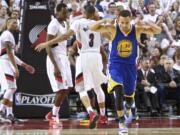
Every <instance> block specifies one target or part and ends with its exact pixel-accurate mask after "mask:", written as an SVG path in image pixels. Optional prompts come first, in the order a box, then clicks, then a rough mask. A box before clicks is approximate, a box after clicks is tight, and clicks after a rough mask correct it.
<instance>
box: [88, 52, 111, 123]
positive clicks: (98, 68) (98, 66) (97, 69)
mask: <svg viewBox="0 0 180 135" xmlns="http://www.w3.org/2000/svg"><path fill="white" fill-rule="evenodd" d="M93 57H94V59H96V61H93V62H92V64H93V65H94V66H93V68H92V71H91V72H92V77H93V84H94V91H95V93H96V96H97V102H98V105H99V110H100V117H99V120H98V122H99V123H101V124H106V123H107V122H108V121H107V117H106V115H105V94H104V91H103V90H102V88H101V84H103V83H107V81H108V78H107V77H106V76H105V75H104V73H103V72H102V70H103V64H102V58H101V55H100V54H99V53H97V54H96V56H95V54H93Z"/></svg>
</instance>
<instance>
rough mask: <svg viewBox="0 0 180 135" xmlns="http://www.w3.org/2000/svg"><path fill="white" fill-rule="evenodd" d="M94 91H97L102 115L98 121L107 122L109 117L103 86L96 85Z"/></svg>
mask: <svg viewBox="0 0 180 135" xmlns="http://www.w3.org/2000/svg"><path fill="white" fill-rule="evenodd" d="M94 91H95V93H96V96H97V101H98V105H99V110H100V117H99V120H98V122H99V123H100V124H107V122H108V119H107V117H106V110H105V94H104V91H103V90H102V88H101V86H99V87H98V86H96V87H95V88H94Z"/></svg>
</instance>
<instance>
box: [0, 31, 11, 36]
mask: <svg viewBox="0 0 180 135" xmlns="http://www.w3.org/2000/svg"><path fill="white" fill-rule="evenodd" d="M7 36H12V33H11V32H10V31H8V30H5V31H4V32H3V33H2V34H1V37H7Z"/></svg>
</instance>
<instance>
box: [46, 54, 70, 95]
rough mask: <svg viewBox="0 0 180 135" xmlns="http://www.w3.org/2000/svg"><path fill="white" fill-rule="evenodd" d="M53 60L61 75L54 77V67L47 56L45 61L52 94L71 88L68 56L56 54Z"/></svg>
mask: <svg viewBox="0 0 180 135" xmlns="http://www.w3.org/2000/svg"><path fill="white" fill-rule="evenodd" d="M54 59H55V61H56V63H57V65H58V68H59V69H60V72H61V75H60V76H59V77H55V76H54V65H53V63H52V62H51V60H50V58H49V56H47V61H46V66H47V75H48V78H49V81H50V84H51V87H52V90H53V92H58V91H60V90H64V89H68V88H70V87H73V83H72V75H71V68H70V63H69V60H68V56H66V55H62V54H58V55H56V56H55V57H54Z"/></svg>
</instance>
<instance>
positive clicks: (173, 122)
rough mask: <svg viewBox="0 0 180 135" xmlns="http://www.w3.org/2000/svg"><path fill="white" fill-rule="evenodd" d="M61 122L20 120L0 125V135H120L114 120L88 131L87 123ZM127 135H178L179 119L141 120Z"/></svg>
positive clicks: (179, 132) (179, 128) (70, 120)
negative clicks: (54, 125)
mask: <svg viewBox="0 0 180 135" xmlns="http://www.w3.org/2000/svg"><path fill="white" fill-rule="evenodd" d="M61 121H62V127H61V128H52V127H49V125H48V122H47V121H45V120H42V119H31V120H22V121H21V122H20V123H17V124H13V125H11V124H4V123H0V135H121V134H120V133H119V132H118V123H117V122H116V121H115V120H109V122H108V124H107V125H97V128H95V129H88V122H87V121H81V120H77V119H68V120H67V119H66V120H65V119H63V120H61ZM124 135H127V134H124ZM128 135H180V118H178V117H170V118H141V119H139V120H136V121H134V122H133V123H132V124H130V125H129V132H128Z"/></svg>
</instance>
